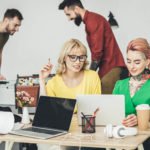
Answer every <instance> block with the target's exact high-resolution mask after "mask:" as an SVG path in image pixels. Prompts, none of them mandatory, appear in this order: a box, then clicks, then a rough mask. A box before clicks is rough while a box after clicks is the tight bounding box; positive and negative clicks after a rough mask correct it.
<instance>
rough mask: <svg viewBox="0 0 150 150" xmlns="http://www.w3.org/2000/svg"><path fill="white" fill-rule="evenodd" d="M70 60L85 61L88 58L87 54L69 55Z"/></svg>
mask: <svg viewBox="0 0 150 150" xmlns="http://www.w3.org/2000/svg"><path fill="white" fill-rule="evenodd" d="M68 57H69V59H70V61H72V62H75V61H77V59H79V61H80V62H84V61H85V60H86V58H87V56H86V55H80V56H77V55H68Z"/></svg>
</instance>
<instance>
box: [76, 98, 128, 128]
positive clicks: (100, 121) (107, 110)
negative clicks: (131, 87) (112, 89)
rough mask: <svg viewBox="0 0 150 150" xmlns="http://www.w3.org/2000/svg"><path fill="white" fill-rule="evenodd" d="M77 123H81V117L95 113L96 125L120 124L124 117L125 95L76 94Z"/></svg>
mask: <svg viewBox="0 0 150 150" xmlns="http://www.w3.org/2000/svg"><path fill="white" fill-rule="evenodd" d="M76 99H77V107H78V112H77V116H78V124H79V125H81V117H82V114H81V112H82V113H83V114H84V115H93V114H94V111H95V110H96V109H97V108H99V111H97V113H96V120H95V124H96V126H101V125H107V124H112V125H120V124H121V123H122V120H123V119H124V118H125V97H124V95H78V96H77V97H76Z"/></svg>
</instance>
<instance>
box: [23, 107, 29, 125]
mask: <svg viewBox="0 0 150 150" xmlns="http://www.w3.org/2000/svg"><path fill="white" fill-rule="evenodd" d="M21 123H23V124H29V123H30V117H29V111H28V107H23V108H22V120H21Z"/></svg>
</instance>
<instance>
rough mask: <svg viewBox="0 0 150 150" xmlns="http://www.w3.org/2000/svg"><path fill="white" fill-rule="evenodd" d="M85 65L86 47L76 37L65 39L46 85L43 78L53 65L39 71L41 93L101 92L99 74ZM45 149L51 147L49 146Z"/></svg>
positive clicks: (59, 95) (54, 94)
mask: <svg viewBox="0 0 150 150" xmlns="http://www.w3.org/2000/svg"><path fill="white" fill-rule="evenodd" d="M87 65H88V61H87V49H86V47H85V46H84V45H83V44H82V43H81V42H80V41H79V40H77V39H71V40H69V41H67V42H66V43H65V44H64V46H63V48H62V50H61V52H60V56H59V58H58V68H57V70H56V75H55V76H54V77H53V78H52V79H50V80H49V81H48V82H47V84H46V86H45V79H46V78H47V77H48V75H49V74H50V73H51V70H52V67H53V65H52V64H51V63H50V62H49V63H48V64H47V65H45V66H44V67H43V68H42V70H41V71H40V75H39V79H40V87H41V95H47V96H56V97H62V98H72V99H75V98H76V96H77V95H78V94H101V83H100V79H99V76H98V74H97V72H95V71H93V70H88V69H86V68H87ZM76 111H77V108H75V112H76ZM46 149H53V148H52V146H49V147H47V148H46ZM54 149H56V148H54ZM65 149H67V148H65ZM68 149H73V148H70V147H68Z"/></svg>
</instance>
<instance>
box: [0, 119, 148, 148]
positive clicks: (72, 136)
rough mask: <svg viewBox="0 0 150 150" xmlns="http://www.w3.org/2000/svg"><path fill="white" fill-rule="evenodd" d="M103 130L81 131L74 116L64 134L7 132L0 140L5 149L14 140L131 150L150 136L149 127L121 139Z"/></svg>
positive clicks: (101, 128) (0, 136)
mask: <svg viewBox="0 0 150 150" xmlns="http://www.w3.org/2000/svg"><path fill="white" fill-rule="evenodd" d="M103 130H104V127H97V128H96V133H94V134H86V133H82V132H81V127H79V126H78V125H77V116H74V117H73V119H72V123H71V128H70V132H69V133H68V134H66V135H62V136H58V137H54V138H51V139H47V140H41V139H35V138H29V137H24V136H16V135H10V134H8V135H0V141H5V142H6V146H5V150H10V149H11V148H12V145H13V143H14V142H18V143H41V144H55V145H61V146H78V147H98V148H107V149H109V148H114V149H125V150H133V149H136V148H139V149H142V146H141V145H142V143H143V142H144V141H145V140H146V139H147V138H148V137H150V129H149V130H148V131H140V132H139V134H138V135H136V136H130V137H126V138H123V139H115V138H107V137H106V136H105V135H104V132H103Z"/></svg>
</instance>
